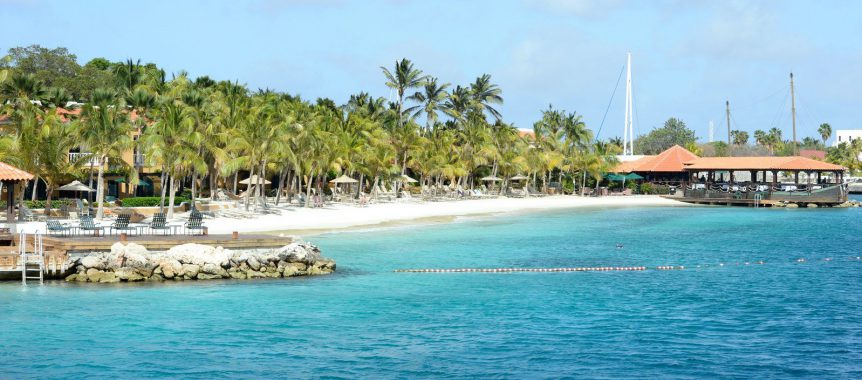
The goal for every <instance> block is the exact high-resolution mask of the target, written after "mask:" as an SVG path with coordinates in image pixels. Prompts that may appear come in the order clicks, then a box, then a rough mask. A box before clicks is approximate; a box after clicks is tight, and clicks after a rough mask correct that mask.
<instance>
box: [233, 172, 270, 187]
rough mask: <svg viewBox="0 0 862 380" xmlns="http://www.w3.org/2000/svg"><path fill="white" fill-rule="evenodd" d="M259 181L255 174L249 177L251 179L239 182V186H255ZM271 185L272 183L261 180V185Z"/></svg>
mask: <svg viewBox="0 0 862 380" xmlns="http://www.w3.org/2000/svg"><path fill="white" fill-rule="evenodd" d="M259 181H260V177H258V176H257V174H255V175H253V176H251V178H246V179H244V180H242V181H239V184H240V185H257V183H258V182H259ZM271 183H272V182H269V181H267V180H265V179H264V180H263V184H264V185H269V184H271Z"/></svg>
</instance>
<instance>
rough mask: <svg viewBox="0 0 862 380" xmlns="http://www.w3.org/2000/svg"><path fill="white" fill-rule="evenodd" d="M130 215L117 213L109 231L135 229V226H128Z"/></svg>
mask: <svg viewBox="0 0 862 380" xmlns="http://www.w3.org/2000/svg"><path fill="white" fill-rule="evenodd" d="M131 219H132V215H130V214H119V215H117V220H115V221H114V223H113V224H111V231H112V233H113V231H132V230H135V227H133V226H130V225H129V223H130V222H131Z"/></svg>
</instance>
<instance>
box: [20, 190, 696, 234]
mask: <svg viewBox="0 0 862 380" xmlns="http://www.w3.org/2000/svg"><path fill="white" fill-rule="evenodd" d="M646 206H680V207H683V206H690V205H689V204H687V203H682V202H678V201H675V200H671V199H667V198H662V197H660V196H655V195H635V196H625V197H600V198H593V197H578V196H548V197H532V198H489V199H472V200H462V201H445V202H427V201H416V200H413V201H404V202H389V203H372V204H369V205H367V206H364V207H359V206H356V205H348V204H327V205H326V206H324V207H322V208H305V207H298V206H296V205H290V206H287V205H281V206H279V207H275V206H270V207H271V208H272V210H273V211H274V212H273V213H269V214H254V216H253V217H245V218H237V217H228V216H216V217H214V218H209V217H208V218H205V219H204V225H206V226H207V228H208V230H209V233H210V234H230V233H232V232H233V231H236V232H240V233H252V232H257V233H272V234H297V235H303V234H314V233H322V232H329V231H336V230H342V229H354V228H365V227H376V226H383V225H387V224H410V223H428V222H429V221H434V222H442V221H447V218H455V217H459V216H471V215H472V216H476V215H491V214H501V213H518V212H529V211H541V210H560V209H576V208H584V207H646ZM242 209H243V208H242V207H240V210H242ZM187 218H188V213H183V214H178V215H176V217H175V218H174V220H173V221H170V223H172V224H181V223H183V222H184V221H185V220H186V219H187ZM110 223H111V220H104V221H101V224H102V225H105V226H106V225H110ZM19 228H22V229H23V230H24V231H26V232H27V233H34V232H36V231H42V232H45V223H44V222H29V223H24V224H21V225H19Z"/></svg>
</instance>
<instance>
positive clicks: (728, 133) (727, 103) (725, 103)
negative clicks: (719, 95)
mask: <svg viewBox="0 0 862 380" xmlns="http://www.w3.org/2000/svg"><path fill="white" fill-rule="evenodd" d="M724 105H725V106H726V107H727V111H726V113H727V146H728V147H730V100H726V101H725V102H724Z"/></svg>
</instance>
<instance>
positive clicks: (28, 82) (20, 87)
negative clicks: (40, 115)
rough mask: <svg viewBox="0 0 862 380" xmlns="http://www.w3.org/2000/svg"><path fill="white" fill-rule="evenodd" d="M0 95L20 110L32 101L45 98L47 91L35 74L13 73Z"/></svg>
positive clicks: (1, 89) (0, 88) (0, 90)
mask: <svg viewBox="0 0 862 380" xmlns="http://www.w3.org/2000/svg"><path fill="white" fill-rule="evenodd" d="M0 93H2V94H3V97H5V98H6V99H8V100H9V102H10V103H11V106H12V107H13V108H20V107H24V106H26V105H28V104H30V102H31V101H35V100H41V99H42V98H44V96H45V93H46V89H45V87H44V86H43V85H42V81H40V80H38V79H36V76H35V75H33V74H21V73H13V74H12V76H11V77H10V78H8V80H7V81H5V82H3V86H2V87H0Z"/></svg>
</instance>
